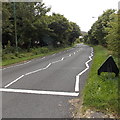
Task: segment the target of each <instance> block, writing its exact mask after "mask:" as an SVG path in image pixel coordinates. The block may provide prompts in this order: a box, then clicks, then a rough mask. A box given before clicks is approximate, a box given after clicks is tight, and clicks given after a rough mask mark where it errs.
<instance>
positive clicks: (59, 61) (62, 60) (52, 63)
mask: <svg viewBox="0 0 120 120" xmlns="http://www.w3.org/2000/svg"><path fill="white" fill-rule="evenodd" d="M63 60H64V57H63V58H62V59H61V60H58V61H54V62H52V63H51V64H54V63H57V62H60V61H63Z"/></svg>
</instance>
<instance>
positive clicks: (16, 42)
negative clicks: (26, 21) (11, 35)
mask: <svg viewBox="0 0 120 120" xmlns="http://www.w3.org/2000/svg"><path fill="white" fill-rule="evenodd" d="M13 6H14V25H15V44H16V51H17V52H18V41H17V24H16V6H15V2H13Z"/></svg>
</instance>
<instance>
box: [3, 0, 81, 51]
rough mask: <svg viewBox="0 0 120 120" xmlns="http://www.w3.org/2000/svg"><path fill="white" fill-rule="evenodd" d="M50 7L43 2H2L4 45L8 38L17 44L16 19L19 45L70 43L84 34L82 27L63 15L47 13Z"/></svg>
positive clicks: (13, 44)
mask: <svg viewBox="0 0 120 120" xmlns="http://www.w3.org/2000/svg"><path fill="white" fill-rule="evenodd" d="M50 9H51V8H49V7H46V6H45V4H44V3H41V2H37V3H34V2H16V3H12V2H11V3H3V5H2V16H3V17H2V22H3V23H2V46H3V48H5V47H6V45H7V44H8V41H9V42H10V43H9V44H10V45H11V46H13V47H15V44H16V43H15V22H16V32H17V40H18V47H19V48H23V49H29V48H33V47H39V46H40V47H42V46H48V45H51V46H53V47H58V46H64V45H71V44H72V43H73V42H74V41H75V39H76V38H78V37H79V36H80V35H81V31H80V28H79V26H78V25H77V24H76V23H73V22H70V21H69V20H68V19H67V18H65V17H64V16H63V15H60V14H56V13H53V14H52V15H50V16H48V15H47V12H49V11H50ZM15 17H16V19H15Z"/></svg>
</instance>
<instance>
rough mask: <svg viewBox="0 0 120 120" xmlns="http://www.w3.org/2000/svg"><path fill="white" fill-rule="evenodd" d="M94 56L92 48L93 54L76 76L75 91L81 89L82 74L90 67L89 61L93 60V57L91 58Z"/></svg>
mask: <svg viewBox="0 0 120 120" xmlns="http://www.w3.org/2000/svg"><path fill="white" fill-rule="evenodd" d="M92 56H93V48H91V55H90V56H89V60H88V61H87V62H86V63H85V65H86V68H85V69H84V70H83V71H82V72H80V73H79V74H78V75H77V76H76V82H75V92H78V91H79V82H80V76H81V75H82V74H83V73H85V72H86V71H87V70H88V69H89V65H88V63H89V62H90V61H91V60H92V58H91V57H92Z"/></svg>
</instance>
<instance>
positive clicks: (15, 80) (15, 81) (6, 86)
mask: <svg viewBox="0 0 120 120" xmlns="http://www.w3.org/2000/svg"><path fill="white" fill-rule="evenodd" d="M70 56H72V55H71V54H69V56H66V57H63V58H62V59H61V60H58V61H54V62H51V63H49V64H48V65H47V66H46V67H45V68H41V69H38V70H35V71H32V72H28V73H26V74H24V75H21V76H20V77H18V78H17V79H15V80H13V81H12V82H10V83H9V84H7V85H5V87H4V88H7V87H9V86H10V85H12V84H14V83H15V82H17V81H18V80H20V79H21V78H23V77H24V76H27V75H30V74H34V73H36V72H39V71H42V70H45V69H47V68H49V67H50V66H51V65H52V64H54V63H57V62H60V61H63V60H64V59H65V58H67V57H70Z"/></svg>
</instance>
